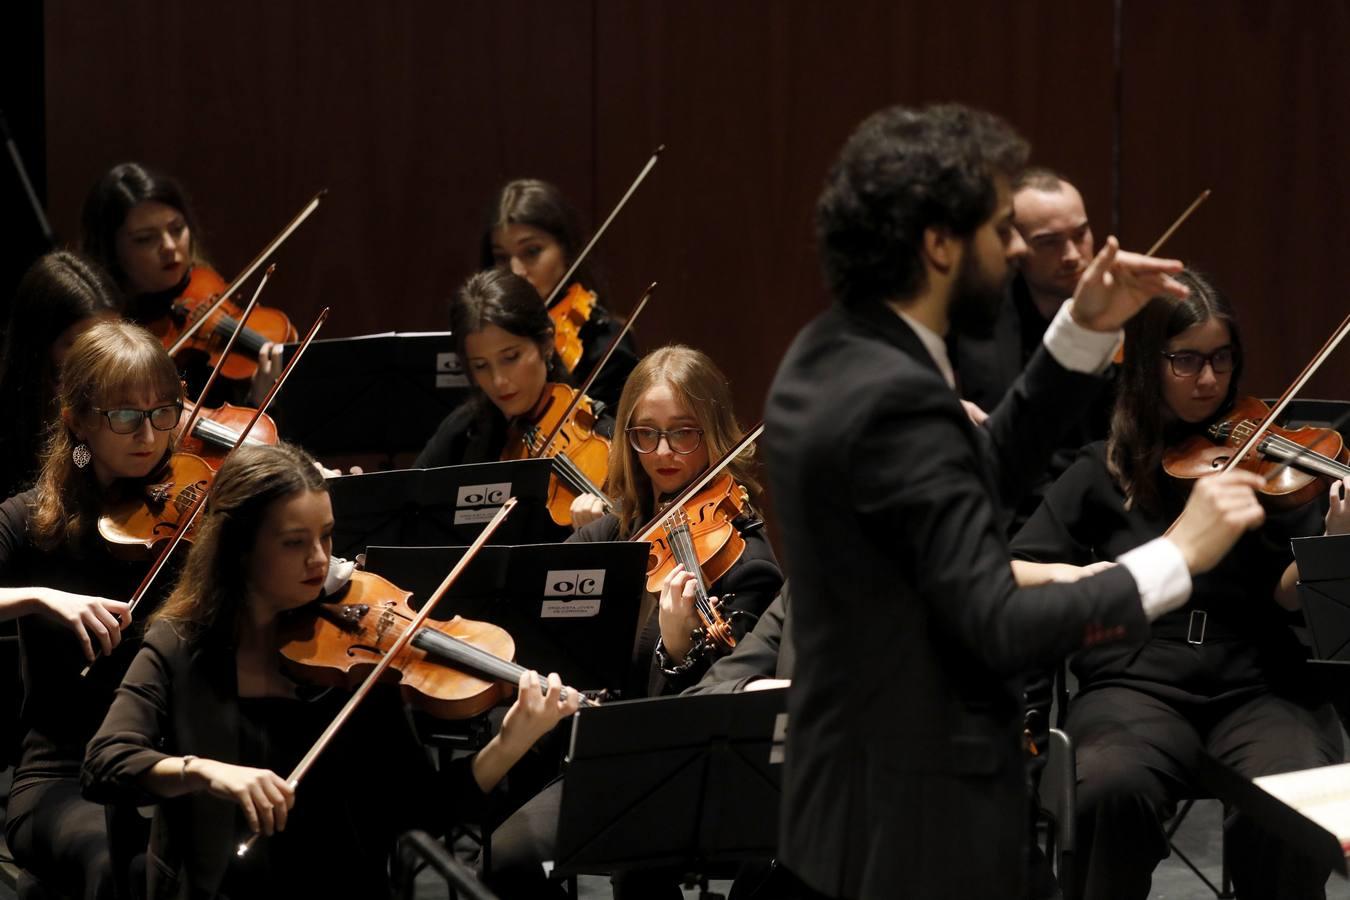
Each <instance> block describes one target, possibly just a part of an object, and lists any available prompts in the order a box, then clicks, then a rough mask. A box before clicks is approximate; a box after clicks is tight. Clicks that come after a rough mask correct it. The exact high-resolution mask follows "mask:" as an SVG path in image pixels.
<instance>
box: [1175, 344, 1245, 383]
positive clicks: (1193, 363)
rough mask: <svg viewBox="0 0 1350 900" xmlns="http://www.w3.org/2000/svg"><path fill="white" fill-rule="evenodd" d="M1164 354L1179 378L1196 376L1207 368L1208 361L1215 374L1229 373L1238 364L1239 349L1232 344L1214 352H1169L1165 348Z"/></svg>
mask: <svg viewBox="0 0 1350 900" xmlns="http://www.w3.org/2000/svg"><path fill="white" fill-rule="evenodd" d="M1162 355H1163V356H1165V357H1167V361H1168V362H1169V363H1171V365H1172V374H1173V375H1175V376H1177V377H1178V378H1194V377H1195V376H1196V375H1199V374H1200V372H1201V370H1202V369H1204V368H1205V364H1206V363H1208V364H1209V367H1210V368H1211V369H1213V370H1214V374H1215V375H1224V374H1227V373H1228V372H1231V371H1233V366H1234V365H1236V364H1237V349H1236V348H1235V347H1233V346H1232V345H1231V344H1230V345H1229V346H1227V347H1220V348H1219V349H1218V350H1215V351H1214V352H1213V353H1200V352H1199V351H1196V350H1179V351H1177V352H1176V353H1168V352H1167V351H1166V350H1164V351H1163V352H1162Z"/></svg>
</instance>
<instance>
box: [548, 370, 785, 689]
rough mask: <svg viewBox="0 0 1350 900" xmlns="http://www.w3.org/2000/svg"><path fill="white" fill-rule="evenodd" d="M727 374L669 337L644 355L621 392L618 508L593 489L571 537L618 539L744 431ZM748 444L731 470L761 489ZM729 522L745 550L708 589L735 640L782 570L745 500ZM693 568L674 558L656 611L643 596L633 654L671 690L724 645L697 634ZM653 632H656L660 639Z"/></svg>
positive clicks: (614, 470)
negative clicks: (608, 507)
mask: <svg viewBox="0 0 1350 900" xmlns="http://www.w3.org/2000/svg"><path fill="white" fill-rule="evenodd" d="M732 409H733V406H732V399H731V390H730V388H729V387H728V384H727V379H726V376H725V375H723V374H722V372H721V371H720V370H719V369H718V368H717V366H716V365H715V364H714V363H713V361H712V360H711V359H709V358H708V357H707V355H705V354H704V353H702V352H700V351H698V350H695V349H693V348H691V347H685V346H680V345H673V346H669V347H662V348H661V349H659V350H656V351H654V352H652V353H649V354H647V355H646V356H645V357H643V358H642V360H641V361H640V362H639V363H638V365H637V367H636V368H635V369H634V370H633V373H632V375H630V376H629V378H628V383H627V384H626V385H624V389H623V395H622V397H621V398H620V400H619V411H618V422H619V423H622V425H623V429H624V430H623V435H622V439H621V440H615V441H614V443H613V447H612V449H611V451H610V463H609V482H608V484H607V490H608V492H609V493H610V495H611V496H612V497H613V499H614V504H615V506H616V507H617V511H616V512H614V513H603V514H602V509H601V506H600V504H599V501H598V500H596V499H595V498H590V499H583V501H582V502H580V503H578V504H577V506H576V507H574V520H576V521H579V522H585V523H589V524H585V525H584V526H583V527H582V528H580V529H579V530H578V531H577V533H576V534H574V535H573V536H572V537H571V538H569V540H578V541H620V540H627V539H629V538H631V537H633V535H634V533H635V532H636V531H637V530H638V529H639V528H641V527H642V526H643V525H644V524H646V523H647V522H648V521H650V520H651V519H652V517H653V516H655V515H656V513H657V512H659V511H661V509H662V505H663V503H664V501H667V500H669V499H670V498H672V497H673V496H674V495H675V494H677V493H679V492H680V491H681V490H682V489H684V488H685V487H686V486H687V485H689V484H690V483H691V482H692V481H693V480H694V479H695V478H697V477H698V476H699V475H701V474H702V473H703V472H704V470H705V469H707V468H708V466H709V465H710V463H712V462H715V461H717V460H719V459H720V458H721V457H722V456H723V455H724V454H725V453H726V451H727V450H728V449H730V447H731V446H732V445H733V444H735V443H736V442H737V441H738V440H740V438H741V436H742V435H743V433H744V431H743V429H742V428H741V426H740V425H739V423H737V421H736V417H735V413H734V412H733V411H732ZM749 455H750V454H749V453H746V454H742V455H741V457H740V458H738V459H736V460H735V461H733V462H732V463H731V464H730V465H729V466H728V467H727V471H728V472H729V473H730V474H731V478H732V481H733V482H734V483H735V484H736V485H739V486H741V487H744V488H745V489H746V490H747V491H748V492H756V491H758V484H757V483H756V482H755V479H754V477H753V475H752V474H751V465H750V460H749V458H748V457H749ZM732 524H733V526H734V527H735V528H736V530H737V531H738V532H739V533H740V534H741V536H742V537H743V538H744V540H745V550H744V552H743V553H742V554H741V557H740V558H739V559H738V560H737V561H736V562H735V563H734V564H733V565H732V566H731V567H730V568H729V569H728V570H727V572H726V574H724V575H723V576H722V577H721V578H720V579H719V580H717V581H715V582H714V583H712V584H709V585H708V586H707V587H708V593H709V595H710V596H711V597H713V598H721V601H722V602H721V609H722V610H723V612H724V616H725V617H726V618H727V619H728V621H729V623H730V625H731V629H732V633H733V634H734V636H735V637H736V638H737V639H739V638H740V637H741V635H743V634H745V632H747V631H748V630H749V629H750V628H751V627H753V626H754V622H755V619H756V618H758V616H759V614H760V613H762V612H763V611H764V609H765V607H767V606H768V605H769V603H770V602H771V601H772V600H773V598H774V595H775V594H777V593H778V590H779V588H780V587H781V586H782V583H783V574H782V571H781V570H780V569H779V567H778V562H777V560H776V559H775V558H774V554H773V548H772V547H771V546H770V545H769V541H768V538H767V537H766V536H765V534H764V531H763V527H762V526H763V522H762V521H761V520H760V519H759V517H758V515H757V514H756V513H755V512H754V510H753V508H751V507H750V505H749V504H748V502H747V503H746V504H745V505H744V511H743V513H742V514H741V515H739V516H738V517H736V518H735V520H734V521H733V523H732ZM694 595H695V583H694V576H693V574H692V573H690V572H688V571H686V570H685V569H684V568H683V567H682V566H679V565H677V566H675V567H674V568H673V569H671V571H670V573H669V574H668V575H667V576H666V577H665V578H664V580H663V581H662V582H661V586H660V594H659V599H658V603H659V607H658V608H659V614H658V615H657V616H656V618H655V619H654V620H653V619H652V618H651V612H652V606H649V605H644V609H643V612H642V613H641V616H640V618H639V621H640V622H642V623H644V624H643V626H642V627H641V631H642V633H641V634H640V636H639V641H638V656H637V659H638V662H639V664H640V665H641V666H645V665H646V664H647V661H649V660H653V655H652V654H653V650H655V657H654V659H655V662H654V666H655V669H656V670H657V671H655V672H654V673H653V677H652V679H651V684H650V689H651V690H652V691H653V692H658V693H659V692H663V691H675V690H679V689H681V688H683V687H686V686H688V685H690V684H692V683H694V682H695V681H697V680H698V679H699V677H700V676H701V675H702V674H703V673H704V672H705V671H707V668H708V666H710V665H711V664H712V662H713V660H714V659H716V658H717V657H718V656H720V655H723V654H724V653H725V652H727V651H729V649H730V648H729V647H719V646H715V645H714V644H713V643H712V642H710V641H704V640H700V639H699V638H698V637H696V634H697V633H699V632H701V631H702V630H703V629H704V623H703V622H702V621H701V620H700V618H699V615H698V613H697V612H696V611H695V608H694ZM658 637H659V638H660V639H659V640H658Z"/></svg>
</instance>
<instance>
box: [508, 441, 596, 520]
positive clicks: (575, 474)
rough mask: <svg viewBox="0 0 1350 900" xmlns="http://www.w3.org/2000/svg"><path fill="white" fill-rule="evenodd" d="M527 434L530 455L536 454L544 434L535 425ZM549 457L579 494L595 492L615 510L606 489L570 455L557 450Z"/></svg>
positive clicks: (564, 478) (562, 476) (560, 475)
mask: <svg viewBox="0 0 1350 900" xmlns="http://www.w3.org/2000/svg"><path fill="white" fill-rule="evenodd" d="M525 434H526V442H527V446H528V448H529V451H530V456H535V455H536V454H537V453H538V452H539V449H538V448H539V444H538V440H537V439H540V438H542V437H543V435H542V434H540V432H539V429H538V428H533V427H532V428H530V429H528V430H527V431H526V432H525ZM549 459H551V460H553V468H554V469H555V470H557V473H558V475H559V477H561V478H562V479H563V480H564V481H566V482H567V483H568V486H569V487H570V488H572V490H573V491H575V492H576V493H577V494H578V495H580V494H594V495H595V496H597V497H599V498H600V501H601V503H603V504H604V506H605V509H606V511H609V512H612V511H613V510H614V504H613V502H612V501H611V500H610V499H609V497H607V496H606V495H605V493H604V491H603V490H601V489H600V488H599V487H598V486H597V485H596V484H595V482H593V481H591V479H590V478H588V477H587V475H586V473H585V472H583V471H582V470H581V468H580V467H579V466H577V464H576V462H575V461H573V459H572V458H571V457H570V456H568V455H567V454H566V453H558V452H555V453H554V454H553V455H552V456H550V457H549Z"/></svg>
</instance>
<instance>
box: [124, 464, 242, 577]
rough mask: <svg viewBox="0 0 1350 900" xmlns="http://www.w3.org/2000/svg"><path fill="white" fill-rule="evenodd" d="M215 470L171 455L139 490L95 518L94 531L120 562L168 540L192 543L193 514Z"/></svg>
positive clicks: (134, 557)
mask: <svg viewBox="0 0 1350 900" xmlns="http://www.w3.org/2000/svg"><path fill="white" fill-rule="evenodd" d="M215 477H216V470H215V468H214V467H212V466H211V465H209V464H208V463H207V462H206V460H204V459H202V458H201V457H200V456H194V455H192V454H190V453H172V454H170V455H169V456H168V457H166V458H165V460H164V462H163V463H162V464H161V465H160V467H159V469H157V470H156V471H155V473H154V474H153V475H151V476H150V478H149V479H148V480H147V481H146V483H145V484H144V485H142V488H141V490H140V491H139V492H137V493H135V494H131V495H129V496H127V497H124V498H122V499H120V500H115V501H113V502H111V503H109V504H108V505H107V506H106V507H105V509H104V511H103V514H102V515H101V516H99V518H98V533H99V535H100V536H101V537H102V538H103V539H104V540H105V541H107V542H108V546H109V550H110V552H111V553H112V554H113V556H115V557H117V558H119V559H143V558H145V557H147V556H149V555H151V554H152V553H153V552H154V551H155V548H156V547H157V546H160V545H161V544H162V543H163V542H165V541H169V540H172V539H173V538H174V537H175V535H177V534H178V533H179V531H180V526H183V525H187V528H186V530H183V534H182V538H181V540H185V541H189V542H190V541H191V540H192V534H193V526H192V525H191V524H189V523H188V522H187V521H186V517H187V516H188V515H189V514H192V513H195V511H196V510H197V508H198V507H199V506H200V503H201V500H202V499H203V498H204V497H205V496H206V493H207V491H209V490H210V488H211V482H212V481H214V480H215Z"/></svg>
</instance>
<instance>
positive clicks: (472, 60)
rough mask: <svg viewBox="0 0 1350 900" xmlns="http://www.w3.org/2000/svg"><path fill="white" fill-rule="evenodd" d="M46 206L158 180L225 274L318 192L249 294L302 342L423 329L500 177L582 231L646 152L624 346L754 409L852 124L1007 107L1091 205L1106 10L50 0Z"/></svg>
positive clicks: (57, 209)
mask: <svg viewBox="0 0 1350 900" xmlns="http://www.w3.org/2000/svg"><path fill="white" fill-rule="evenodd" d="M46 9H47V23H46V24H47V43H48V56H47V82H48V89H49V96H48V114H49V139H50V148H49V163H50V171H51V197H52V204H51V208H52V212H53V218H54V219H55V220H56V222H57V223H58V227H60V229H61V230H62V232H63V233H65V234H73V233H74V230H75V225H76V221H77V216H78V209H79V205H80V202H81V200H82V198H83V196H84V193H85V191H86V190H87V189H88V187H89V185H90V184H91V183H92V182H93V180H94V179H95V178H96V177H97V176H98V174H99V173H101V172H102V171H103V170H104V169H106V168H107V167H108V166H109V165H111V164H113V163H115V162H118V161H121V160H124V159H141V160H144V161H146V162H149V163H152V164H155V165H158V166H160V167H162V168H164V169H166V170H168V171H171V172H174V173H176V174H178V175H180V176H181V177H182V178H183V180H184V181H185V182H186V183H187V185H188V186H189V187H190V189H191V190H192V193H193V195H194V197H195V199H196V202H197V204H198V206H199V207H200V212H201V218H202V219H203V221H204V223H205V225H206V235H205V237H206V239H207V241H208V242H209V245H210V247H211V249H212V252H213V255H214V257H215V259H216V261H217V263H218V265H219V268H221V269H222V272H223V274H225V275H226V276H227V277H228V276H229V274H230V273H232V272H233V271H235V270H236V269H237V268H238V267H239V266H241V265H242V264H243V263H244V262H246V261H247V259H248V258H249V257H250V256H251V255H252V254H253V252H254V251H255V250H256V248H257V247H259V246H260V245H261V243H262V242H263V241H264V240H266V238H267V237H269V236H270V235H271V234H272V232H273V231H274V230H275V229H276V228H277V227H279V225H280V224H281V223H282V222H284V221H285V220H286V219H287V218H288V217H289V216H290V215H291V214H292V212H293V211H294V210H295V209H297V208H298V207H299V206H300V205H301V204H302V203H303V202H304V201H305V200H306V199H307V198H308V197H309V196H310V194H312V193H313V191H314V190H315V189H317V188H318V187H321V186H328V187H329V188H330V189H331V194H330V199H329V201H328V202H327V203H326V204H325V206H324V208H323V209H322V210H321V211H320V213H319V214H318V216H317V217H316V218H315V219H314V220H313V221H312V223H311V224H310V225H308V226H307V227H306V228H305V229H304V231H302V232H301V233H300V234H299V235H298V236H297V237H296V238H295V239H294V242H293V245H292V246H291V247H289V248H288V249H287V250H286V252H285V253H284V254H283V256H282V257H281V260H280V261H281V265H280V267H279V270H278V278H277V280H276V281H275V282H274V285H273V286H272V287H271V288H269V296H268V299H269V300H271V301H272V302H273V303H280V304H284V306H285V307H286V308H287V309H288V310H290V311H292V312H293V313H294V315H295V318H296V319H297V320H308V318H309V317H311V316H312V315H313V313H314V311H316V310H317V309H318V307H319V306H320V305H322V304H324V303H331V304H333V305H334V315H333V317H332V319H331V320H330V325H329V328H328V330H327V332H326V333H328V334H332V335H342V334H357V333H363V332H372V331H380V330H387V329H393V328H398V329H414V328H439V327H443V325H444V321H445V315H444V305H445V300H446V298H447V297H448V295H449V292H450V291H451V290H452V289H453V287H454V285H455V284H456V283H457V282H458V281H460V280H461V279H462V278H463V277H464V275H465V274H467V272H468V271H469V270H470V269H471V268H472V265H473V262H474V260H473V248H474V246H475V242H476V238H477V233H478V226H479V220H480V216H481V212H482V208H483V204H484V202H485V200H486V199H487V196H488V195H489V194H490V192H491V190H492V189H493V187H494V186H495V185H497V184H498V183H500V182H501V181H503V180H504V179H506V178H509V177H515V176H519V175H537V176H540V177H544V178H548V179H550V180H553V181H555V182H557V183H558V184H559V185H560V186H561V187H562V188H563V189H564V190H565V191H566V192H567V193H568V195H569V196H571V197H572V198H573V199H574V201H575V202H576V203H577V205H578V207H579V208H580V209H581V211H582V213H583V216H584V217H585V218H587V219H588V221H589V222H590V223H591V224H592V225H594V224H595V222H596V219H597V217H598V216H602V215H603V214H604V213H605V212H606V211H607V210H608V209H609V207H610V206H611V205H612V204H613V202H614V201H615V200H616V199H617V197H618V196H619V195H620V194H621V193H622V191H623V189H624V188H625V187H626V186H627V184H628V182H629V180H630V179H631V178H632V177H633V175H634V174H635V173H636V171H637V170H638V168H639V167H640V166H641V165H642V163H643V162H644V161H645V159H646V158H647V155H648V153H649V152H650V151H651V149H652V148H653V147H654V146H655V145H656V144H658V143H660V142H666V143H667V144H668V145H669V151H668V154H667V156H666V158H665V159H664V160H663V162H662V163H661V165H660V166H659V167H658V169H657V171H656V172H655V173H654V175H653V177H652V179H651V181H650V182H649V183H648V185H647V186H646V187H645V188H644V189H643V191H642V192H641V193H640V194H639V195H638V196H637V198H636V199H635V201H634V203H633V205H632V206H631V207H630V209H629V210H627V211H626V212H625V214H624V216H623V218H622V219H621V220H620V221H619V222H618V223H617V224H616V226H615V230H614V231H613V232H611V234H610V235H609V236H608V237H607V238H606V240H605V242H604V245H603V246H602V247H601V249H600V253H601V256H602V261H603V262H604V263H605V267H606V269H607V271H608V273H609V275H610V281H611V285H610V287H611V296H610V297H609V298H607V299H608V300H609V301H610V302H611V303H612V304H613V305H614V306H615V308H617V309H618V310H620V311H625V310H627V309H629V308H631V306H632V304H633V302H634V301H635V300H636V298H637V296H638V294H639V293H640V291H641V289H642V288H643V287H645V285H646V284H647V283H648V282H649V281H652V280H657V281H660V282H662V285H663V287H662V291H661V295H660V302H659V304H658V305H657V306H655V307H654V308H653V309H652V310H651V311H650V312H649V313H648V316H647V318H646V321H644V322H643V323H642V324H641V326H640V333H641V338H642V340H643V342H644V344H645V345H647V346H654V345H656V344H659V343H662V342H665V341H667V340H683V341H687V342H690V343H693V344H696V345H699V346H702V347H704V348H706V349H707V350H708V351H709V352H710V353H712V354H713V356H714V357H715V358H716V359H718V360H719V362H721V363H722V365H723V366H724V367H725V368H726V369H727V371H728V373H729V374H730V376H731V377H732V380H733V382H734V384H735V386H736V390H737V398H738V406H740V407H741V409H742V413H743V415H744V416H746V417H747V418H754V417H757V415H758V409H759V406H760V403H761V400H762V397H763V394H764V391H765V389H766V388H767V386H768V383H769V379H770V377H771V376H772V372H773V369H774V367H775V366H776V364H777V360H778V358H779V356H780V355H781V352H782V350H783V349H784V347H785V346H786V344H787V342H788V340H789V339H790V337H791V335H792V334H793V332H795V330H796V329H797V327H798V326H799V325H801V324H802V323H803V322H804V321H806V320H807V319H808V318H810V316H811V315H813V314H814V313H815V312H816V311H817V310H819V309H820V307H821V305H822V304H823V303H824V298H823V295H822V293H823V292H822V289H821V282H820V277H819V274H818V270H817V265H816V260H815V253H814V248H813V241H812V225H811V215H812V208H813V205H814V202H815V197H816V194H817V192H818V189H819V185H820V183H821V180H822V178H823V175H824V172H825V169H826V166H827V165H828V163H829V161H830V160H831V159H832V157H833V156H834V155H835V153H836V152H837V150H838V148H839V146H840V144H841V143H842V141H843V140H844V138H845V137H846V136H847V134H848V133H849V131H850V130H851V129H852V128H853V127H854V126H855V125H856V124H857V123H858V122H859V121H860V120H861V119H862V118H863V117H864V116H865V115H867V114H868V113H869V112H871V111H873V110H875V109H877V108H879V107H881V106H883V105H886V104H888V103H894V102H902V101H903V102H910V103H919V102H928V101H935V100H961V101H964V102H968V103H974V104H979V105H984V106H987V107H989V108H991V109H994V110H995V111H997V112H1000V113H1002V114H1004V115H1005V116H1007V117H1008V118H1009V119H1010V120H1011V121H1013V123H1014V124H1016V125H1017V126H1018V127H1019V128H1021V129H1022V130H1023V131H1024V132H1025V133H1026V134H1028V136H1029V137H1030V138H1031V139H1032V140H1033V141H1034V143H1035V144H1036V146H1037V158H1038V159H1039V160H1041V161H1043V162H1046V163H1049V164H1051V165H1054V166H1056V167H1059V168H1062V169H1065V170H1066V171H1067V172H1069V173H1070V174H1071V175H1072V177H1074V178H1075V179H1077V180H1079V182H1080V183H1081V185H1082V186H1083V188H1084V191H1085V193H1086V194H1087V196H1088V198H1089V203H1090V204H1092V206H1093V208H1094V209H1100V210H1101V211H1102V212H1101V214H1102V215H1105V210H1106V208H1107V201H1106V199H1105V196H1106V191H1107V190H1108V187H1109V183H1110V181H1109V166H1110V148H1111V123H1112V118H1111V116H1112V111H1111V108H1110V104H1109V98H1110V96H1111V93H1112V88H1111V84H1112V80H1111V79H1112V69H1111V56H1110V39H1111V22H1112V13H1111V3H1110V2H1109V0H1091V2H1086V3H1080V4H1069V5H1067V6H1066V5H1065V4H1062V3H1051V2H1041V0H1036V2H1031V3H1024V4H1018V5H1017V6H1015V7H1012V6H1008V5H1005V4H1002V3H996V2H993V0H962V2H958V3H949V4H944V5H943V6H942V7H940V8H939V7H933V6H932V5H931V4H925V3H920V2H905V3H894V2H886V0H861V2H858V3H854V4H851V5H848V6H845V7H838V6H833V5H826V4H822V3H817V2H805V0H786V2H779V3H764V2H750V0H730V2H714V0H693V2H687V3H679V4H671V3H663V2H658V0H643V2H633V3H617V2H616V3H601V2H595V3H586V2H572V3H563V4H557V3H550V2H543V0H529V2H527V0H512V2H508V3H492V2H457V3H454V4H442V3H435V2H429V0H423V2H401V3H393V4H379V5H374V4H367V3H360V2H356V0H340V2H332V3H320V2H317V0H308V2H297V3H288V4H274V3H266V2H261V0H245V2H241V3H224V2H210V3H202V4H193V5H183V4H178V5H174V4H170V5H168V6H165V5H164V4H160V3H156V4H150V3H147V2H126V3H121V4H87V3H79V2H76V0H50V2H48V3H47V7H46Z"/></svg>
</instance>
